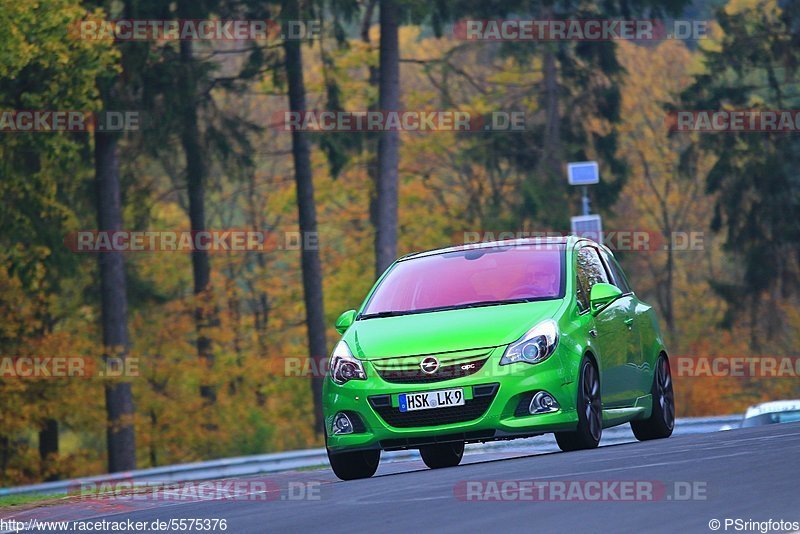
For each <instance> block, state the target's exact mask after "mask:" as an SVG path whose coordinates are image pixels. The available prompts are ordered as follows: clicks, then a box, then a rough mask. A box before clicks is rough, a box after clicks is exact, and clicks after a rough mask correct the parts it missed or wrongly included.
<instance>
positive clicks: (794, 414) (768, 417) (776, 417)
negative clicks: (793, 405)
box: [742, 410, 800, 427]
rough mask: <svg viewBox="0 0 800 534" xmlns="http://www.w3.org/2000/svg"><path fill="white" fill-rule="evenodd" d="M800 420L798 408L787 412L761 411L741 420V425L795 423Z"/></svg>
mask: <svg viewBox="0 0 800 534" xmlns="http://www.w3.org/2000/svg"><path fill="white" fill-rule="evenodd" d="M797 421H800V410H792V411H787V412H772V413H762V414H759V415H755V416H753V417H748V418H746V419H745V420H744V421H743V422H742V426H743V427H748V426H761V425H774V424H776V423H795V422H797Z"/></svg>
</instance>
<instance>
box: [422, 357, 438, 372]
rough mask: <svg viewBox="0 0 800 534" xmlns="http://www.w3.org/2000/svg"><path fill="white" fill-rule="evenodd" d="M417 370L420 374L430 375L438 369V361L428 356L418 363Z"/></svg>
mask: <svg viewBox="0 0 800 534" xmlns="http://www.w3.org/2000/svg"><path fill="white" fill-rule="evenodd" d="M419 368H420V369H422V372H423V373H425V374H426V375H432V374H433V373H435V372H436V370H437V369H438V368H439V360H437V359H436V358H434V357H433V356H428V357H427V358H425V359H424V360H422V362H420V364H419Z"/></svg>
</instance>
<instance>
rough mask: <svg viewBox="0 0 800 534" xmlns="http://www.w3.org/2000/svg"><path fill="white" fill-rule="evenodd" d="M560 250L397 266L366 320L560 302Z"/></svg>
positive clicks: (501, 251)
mask: <svg viewBox="0 0 800 534" xmlns="http://www.w3.org/2000/svg"><path fill="white" fill-rule="evenodd" d="M563 271H564V247H563V246H561V245H558V246H556V245H546V246H532V245H526V246H517V247H493V248H483V249H471V250H463V251H456V252H448V253H445V254H434V255H431V256H425V257H421V258H414V259H409V260H404V261H400V262H398V263H397V264H396V265H395V266H394V267H393V268H392V270H391V271H390V272H389V273H388V274H387V275H386V277H385V278H384V279H383V281H382V282H381V283H380V285H379V286H378V288H377V289H376V290H375V293H374V294H373V295H372V298H371V299H370V301H369V303H368V304H367V306H366V308H365V310H364V312H363V314H362V317H363V316H369V315H374V314H381V313H383V314H386V313H390V312H394V313H411V312H416V311H423V310H435V309H442V308H444V309H450V308H457V307H466V306H470V305H475V306H478V305H490V304H504V303H510V302H522V301H528V300H546V299H553V298H561V297H562V296H563V294H564V291H563V285H564V275H563Z"/></svg>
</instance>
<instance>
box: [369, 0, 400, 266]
mask: <svg viewBox="0 0 800 534" xmlns="http://www.w3.org/2000/svg"><path fill="white" fill-rule="evenodd" d="M398 23H399V21H398V9H397V3H396V1H395V0H381V2H380V27H381V37H380V71H379V76H380V78H379V89H378V91H379V95H380V96H379V106H380V109H381V111H383V112H387V111H400V44H399V40H398ZM379 136H380V137H379V139H378V184H377V199H376V206H375V208H376V209H375V212H376V219H377V221H376V222H377V226H376V228H375V276H376V277H378V276H380V275H381V273H383V271H385V270H386V268H387V267H388V266H389V265H390V264H391V263H392V262H393V261H394V260H395V258H396V257H397V221H398V219H397V203H398V165H399V149H400V132H398V131H387V132H381V133H380V134H379Z"/></svg>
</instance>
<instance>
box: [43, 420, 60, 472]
mask: <svg viewBox="0 0 800 534" xmlns="http://www.w3.org/2000/svg"><path fill="white" fill-rule="evenodd" d="M51 454H58V421H56V420H55V419H47V420H46V421H45V422H44V428H42V429H41V430H40V431H39V458H40V459H41V461H42V466H43V467H44V469H45V471H47V470H48V467H49V465H50V455H51ZM53 480H58V474H56V473H50V474H48V475H47V477H46V478H45V481H46V482H50V481H53Z"/></svg>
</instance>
